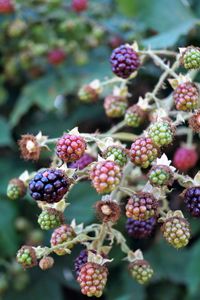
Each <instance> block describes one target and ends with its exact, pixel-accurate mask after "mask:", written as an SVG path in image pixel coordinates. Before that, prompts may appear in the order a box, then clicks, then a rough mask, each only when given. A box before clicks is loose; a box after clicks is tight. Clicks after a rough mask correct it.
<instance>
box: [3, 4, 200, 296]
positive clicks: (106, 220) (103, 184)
mask: <svg viewBox="0 0 200 300" xmlns="http://www.w3.org/2000/svg"><path fill="white" fill-rule="evenodd" d="M75 2H76V1H74V2H73V3H72V5H71V8H72V9H73V10H74V11H75V12H80V11H83V10H85V9H86V8H87V1H85V2H84V1H82V2H81V1H77V2H76V3H75ZM74 15H75V14H74ZM65 25H66V23H65V24H62V26H61V29H62V30H63V27H65ZM67 26H68V27H70V26H72V27H73V26H74V23H73V24H69V23H68V24H67ZM100 31H101V30H99V31H98V30H96V32H95V35H98V34H100ZM61 44H62V43H61ZM59 45H60V44H59ZM59 45H58V46H59ZM58 46H57V47H58ZM52 49H55V46H54V48H53V46H52V47H51V49H50V50H52ZM59 49H63V51H64V52H65V53H67V52H66V51H65V49H64V48H62V47H60V48H59ZM40 50H41V49H40ZM50 50H48V51H50ZM193 50H194V48H193V47H191V48H190V47H189V48H188V49H187V51H185V52H184V54H183V57H182V58H181V59H182V61H183V62H184V65H185V68H186V69H192V68H195V69H196V68H197V65H198V53H197V52H198V51H199V49H197V48H195V53H194V51H193ZM45 54H47V51H45ZM54 54H55V53H54ZM57 54H58V53H57ZM57 54H56V55H55V57H54V59H55V60H52V61H51V64H54V65H55V64H58V63H59V60H60V59H61V57H60V58H59V57H57ZM165 55H166V57H168V56H169V57H170V59H169V61H170V63H166V60H165ZM163 56H164V57H163ZM25 58H27V57H26V55H25ZM149 58H151V59H152V60H153V62H154V63H155V64H156V65H157V66H158V67H160V68H161V69H162V70H163V73H162V75H161V77H160V78H159V80H158V83H157V84H156V85H155V88H154V89H153V90H152V91H151V92H147V93H145V92H144V91H143V98H141V97H139V100H138V101H135V102H134V103H135V104H134V105H132V106H130V107H129V108H128V109H127V107H128V101H127V99H128V96H129V92H131V91H132V89H131V85H132V80H134V78H133V77H134V76H136V75H137V72H135V71H137V70H138V68H139V67H140V65H141V64H142V63H145V61H146V60H147V59H149ZM51 59H52V58H51ZM62 59H64V57H63V58H62ZM25 60H26V59H25ZM178 60H179V56H178V55H177V53H176V52H174V51H168V50H155V51H154V50H140V49H138V47H137V45H136V44H134V46H130V45H127V44H126V45H121V46H119V47H118V48H117V49H114V50H113V53H112V54H111V59H110V62H111V65H112V70H113V72H114V73H115V75H117V77H113V78H110V79H109V78H108V79H106V80H104V81H100V80H98V79H94V80H93V81H92V82H90V83H88V84H84V86H82V87H80V89H79V97H80V100H81V101H83V102H87V103H90V102H93V105H96V104H95V101H96V100H97V98H98V99H99V101H98V104H97V105H102V104H101V100H100V99H101V98H103V97H101V96H102V95H103V96H105V102H104V104H103V105H102V106H104V108H105V109H106V113H107V115H108V116H109V117H114V118H115V117H122V116H124V114H125V117H124V119H123V120H121V121H120V122H116V120H114V121H112V122H113V123H112V124H113V126H112V128H110V129H109V130H108V131H106V132H100V131H99V130H98V128H97V130H94V132H90V133H84V132H83V131H84V128H86V126H83V127H82V128H81V129H82V132H81V133H79V132H78V129H77V128H76V127H75V128H74V129H71V128H70V130H71V131H69V132H68V133H64V134H63V135H62V136H61V137H60V138H49V137H47V136H44V135H43V134H42V133H41V132H40V133H39V134H38V135H37V136H33V135H30V134H27V135H23V136H22V138H21V139H20V141H19V147H20V151H21V154H22V156H23V158H25V159H30V160H39V162H38V163H37V166H40V167H42V163H43V160H41V161H40V156H41V154H42V152H43V151H44V150H45V149H46V150H52V149H54V146H55V145H56V147H55V150H54V151H53V153H51V154H52V156H51V160H50V164H49V167H47V168H46V169H40V170H38V171H36V172H31V173H29V172H28V171H25V172H23V173H22V174H21V175H20V176H19V178H18V179H14V180H12V181H11V182H10V183H9V185H8V197H10V198H11V199H17V198H20V197H22V196H24V194H25V188H24V187H26V186H28V187H29V193H30V195H31V197H32V199H33V200H36V201H33V203H34V204H35V205H38V207H39V208H40V209H41V210H42V212H41V214H40V215H39V217H38V223H39V225H40V227H41V229H42V230H48V229H54V231H53V232H52V234H51V238H50V246H49V247H46V246H43V247H42V246H40V245H39V242H41V239H38V238H37V235H36V236H34V234H32V235H31V237H30V236H29V238H28V239H27V241H28V243H27V244H28V246H22V247H21V248H20V250H19V251H18V253H17V261H18V263H19V264H21V265H22V267H24V268H28V267H33V266H36V265H37V262H39V267H40V268H41V269H42V270H47V269H49V268H52V267H53V265H54V260H53V258H52V257H51V256H50V254H51V253H54V254H57V255H70V254H71V252H72V251H74V249H73V248H74V246H75V245H76V244H80V245H82V246H84V250H83V251H82V252H81V253H80V255H79V256H78V257H77V259H76V261H75V272H76V279H77V281H78V283H79V285H80V289H81V292H82V293H83V294H84V295H87V296H88V297H92V296H95V297H101V295H102V294H103V291H104V288H105V285H106V282H107V278H108V273H109V272H108V270H109V267H110V264H111V263H112V259H113V258H112V257H111V255H112V253H114V251H111V250H112V248H113V245H114V243H117V245H118V248H117V249H121V250H122V252H123V253H124V255H125V257H124V258H125V259H126V260H127V261H128V263H127V265H129V270H130V273H131V275H132V277H133V278H134V279H135V280H136V281H137V282H138V283H140V284H145V283H147V282H148V281H149V280H150V278H151V277H152V275H153V269H152V267H151V266H150V263H149V262H147V261H146V260H145V259H144V257H143V253H142V251H141V250H139V249H137V250H133V249H132V246H131V247H129V245H128V244H127V241H126V237H125V236H124V235H123V233H122V232H120V230H119V228H120V224H121V223H123V222H124V217H125V216H126V217H127V218H128V219H127V220H126V225H125V227H126V231H127V234H128V235H129V236H131V237H133V238H135V239H144V238H147V237H151V234H152V232H153V230H154V228H155V227H156V225H157V224H158V223H161V226H160V227H161V232H162V235H163V238H164V239H165V240H166V241H167V242H168V243H169V244H170V245H171V246H173V247H174V248H176V249H179V248H183V247H186V246H187V245H188V244H189V241H190V237H191V235H192V233H191V231H190V224H189V221H188V220H186V218H185V217H184V216H183V213H182V212H181V211H180V210H178V209H177V210H171V209H170V207H176V206H177V207H178V208H179V206H180V203H178V201H177V202H176V203H175V204H174V203H172V202H173V200H171V199H170V202H169V201H168V199H169V198H170V193H171V191H172V190H170V188H169V186H170V185H172V183H173V181H174V180H175V181H176V183H177V184H176V185H174V186H173V187H174V189H176V188H177V186H178V185H179V187H178V189H180V188H183V190H184V193H181V194H182V195H183V197H184V202H185V205H186V208H187V210H188V212H189V213H190V214H191V216H193V217H199V216H200V173H197V174H196V175H195V177H194V178H192V177H190V176H188V175H184V174H182V172H187V171H188V170H189V169H191V168H193V167H194V166H195V165H196V163H197V160H198V153H197V151H196V150H195V145H193V135H194V133H199V127H200V126H199V123H200V122H199V107H198V105H199V103H198V97H199V91H198V88H197V83H195V82H194V77H195V72H192V73H187V74H185V75H180V74H179V71H177V68H178ZM172 61H173V64H171V62H172ZM133 73H134V74H133ZM170 77H173V79H172V78H170ZM168 79H169V81H170V84H171V86H172V87H173V88H175V91H174V92H173V90H172V89H171V91H170V92H169V94H168V95H167V97H166V98H162V99H160V98H159V94H158V92H159V91H161V90H162V88H163V86H165V83H166V80H168ZM186 79H187V81H186ZM139 80H140V78H139V79H138V82H139ZM141 84H142V82H141ZM177 85H178V86H177ZM128 88H129V89H128ZM169 89H170V88H169ZM165 92H166V93H168V90H167V91H165ZM101 93H102V94H101ZM160 94H162V93H160ZM173 100H175V104H176V108H177V110H179V111H177V110H174V108H173V105H174V103H173ZM55 102H56V101H55ZM194 109H195V111H194V112H190V111H192V110H194ZM88 111H89V110H88ZM188 119H189V122H188V123H189V126H188V123H187V122H184V121H186V120H188ZM145 120H146V121H147V122H144V126H146V128H145V130H142V128H138V129H137V130H135V132H134V133H133V132H132V130H131V128H128V130H127V128H126V126H127V125H128V126H130V127H140V125H141V124H142V122H143V121H145ZM109 122H111V121H109ZM81 124H82V123H81ZM108 124H109V123H108ZM145 124H147V125H145ZM67 129H68V128H67ZM179 136H181V139H183V138H185V137H186V143H185V144H184V146H179V139H178V138H179ZM175 139H176V145H178V146H177V147H178V148H177V149H178V150H177V151H175V153H174V151H173V148H172V147H171V146H172V145H173V143H174V140H175ZM164 146H170V147H169V148H168V149H167V151H169V152H168V153H169V155H170V157H173V161H172V163H173V165H174V166H173V165H171V161H170V160H169V159H168V158H167V155H166V154H165V153H163V154H162V155H161V153H162V152H163V151H165V148H164ZM86 147H87V152H85V151H86ZM127 149H129V150H127ZM88 153H90V154H88ZM160 156H161V158H158V157H160ZM45 164H48V160H46V161H45ZM148 167H151V168H150V170H149V171H148V172H147V171H144V170H143V169H145V168H148ZM80 181H81V183H80V185H81V184H83V181H87V182H88V181H89V182H90V184H91V185H92V186H93V187H94V192H95V190H96V192H97V194H98V195H99V194H106V195H104V196H103V197H102V198H100V199H98V201H97V202H96V203H94V205H93V208H94V211H95V213H96V215H97V219H98V221H97V222H95V223H92V224H86V225H85V224H83V223H81V224H77V221H76V217H77V218H78V217H79V216H76V215H74V216H71V215H70V218H71V219H72V222H71V223H70V224H63V222H64V218H63V216H64V215H65V211H67V210H68V206H69V205H73V203H68V202H71V201H70V197H68V195H70V193H71V189H73V190H75V189H76V185H77V184H78V183H79V182H80ZM22 185H23V186H22ZM77 190H78V188H77ZM81 193H82V192H81V189H80V190H79V194H77V195H80V194H81ZM71 195H73V193H71ZM87 196H88V197H89V191H88V194H87ZM78 197H79V196H77V198H78ZM77 198H76V199H73V200H74V201H72V202H76V200H79V199H77ZM127 199H128V200H127ZM125 201H127V203H126V205H124V203H125ZM27 205H28V204H27ZM81 205H82V206H84V205H85V202H84V201H83V202H82V203H81ZM80 209H81V211H80V214H81V213H82V207H81V208H80ZM72 211H73V209H72ZM67 212H68V211H67ZM83 213H84V211H83ZM66 216H69V215H68V214H66ZM121 216H122V218H121ZM67 218H68V217H67ZM67 220H68V219H67ZM27 222H28V221H26V222H23V220H22V222H20V220H19V222H18V225H17V230H21V231H23V230H24V231H25V228H26V227H28V225H27ZM86 223H87V222H86ZM116 223H118V224H119V226H117V227H115V224H116ZM29 226H30V225H29ZM30 227H31V226H30ZM33 231H34V230H33ZM36 233H38V231H37V232H36ZM39 234H41V230H39ZM39 238H41V235H40V237H39ZM159 238H160V236H159V235H157V236H156V243H157V240H158V239H159ZM30 241H32V242H33V244H34V247H33V246H30ZM38 241H39V242H38ZM154 242H155V241H154V237H153V235H152V239H151V244H153V243H154ZM145 243H149V239H148V240H147V241H146V242H145ZM141 245H142V244H141ZM135 246H136V245H135ZM135 246H133V247H134V248H135ZM149 246H151V245H148V247H149ZM145 248H146V246H145ZM159 255H160V257H162V255H163V260H165V259H166V257H165V256H164V254H163V253H162V251H161V253H159ZM180 255H181V252H180ZM149 257H151V255H149ZM55 264H56V260H55ZM155 273H156V270H155ZM66 276H67V275H66Z"/></svg>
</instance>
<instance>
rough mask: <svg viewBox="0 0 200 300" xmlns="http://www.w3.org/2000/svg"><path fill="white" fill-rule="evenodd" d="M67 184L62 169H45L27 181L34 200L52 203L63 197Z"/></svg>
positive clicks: (67, 181)
mask: <svg viewBox="0 0 200 300" xmlns="http://www.w3.org/2000/svg"><path fill="white" fill-rule="evenodd" d="M69 185H70V183H69V179H68V178H67V177H66V175H65V174H64V172H63V171H62V170H58V169H46V170H44V171H41V172H38V173H37V174H36V175H35V176H34V178H33V179H32V180H31V181H30V183H29V190H30V195H31V197H32V198H33V199H34V200H36V201H46V202H48V203H54V202H58V201H60V200H61V199H62V198H63V196H64V195H65V194H66V193H67V191H68V188H69Z"/></svg>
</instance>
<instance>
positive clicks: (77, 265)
mask: <svg viewBox="0 0 200 300" xmlns="http://www.w3.org/2000/svg"><path fill="white" fill-rule="evenodd" d="M87 259H88V251H87V250H82V251H81V252H80V254H79V256H77V258H76V259H75V261H74V269H75V272H76V277H78V275H79V273H80V270H81V268H82V266H83V265H84V264H86V262H87Z"/></svg>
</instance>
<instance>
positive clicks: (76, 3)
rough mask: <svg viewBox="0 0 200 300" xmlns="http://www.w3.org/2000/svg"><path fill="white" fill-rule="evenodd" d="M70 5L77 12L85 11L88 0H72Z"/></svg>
mask: <svg viewBox="0 0 200 300" xmlns="http://www.w3.org/2000/svg"><path fill="white" fill-rule="evenodd" d="M71 7H72V9H73V10H74V11H75V12H77V13H80V12H82V11H85V10H86V9H87V8H88V0H72V3H71Z"/></svg>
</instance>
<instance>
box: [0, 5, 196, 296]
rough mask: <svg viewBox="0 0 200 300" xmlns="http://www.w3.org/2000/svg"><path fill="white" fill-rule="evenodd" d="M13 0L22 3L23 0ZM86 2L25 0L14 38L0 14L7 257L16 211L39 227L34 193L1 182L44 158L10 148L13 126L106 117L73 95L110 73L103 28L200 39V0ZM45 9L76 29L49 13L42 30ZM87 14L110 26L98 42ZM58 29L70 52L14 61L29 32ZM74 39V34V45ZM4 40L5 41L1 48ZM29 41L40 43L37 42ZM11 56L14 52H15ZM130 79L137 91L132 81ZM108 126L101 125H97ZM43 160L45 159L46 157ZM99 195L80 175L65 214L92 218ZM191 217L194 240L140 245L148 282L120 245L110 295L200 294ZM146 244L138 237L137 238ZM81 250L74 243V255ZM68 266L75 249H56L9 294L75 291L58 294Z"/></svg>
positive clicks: (54, 129)
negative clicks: (11, 195) (138, 277)
mask: <svg viewBox="0 0 200 300" xmlns="http://www.w3.org/2000/svg"><path fill="white" fill-rule="evenodd" d="M18 2H19V3H21V4H24V3H25V2H24V1H18ZM30 2H35V3H36V2H38V3H39V2H42V1H30ZM48 2H49V3H50V2H51V1H48ZM90 2H91V10H90V11H88V12H86V13H85V14H84V15H83V16H81V17H80V16H77V15H76V16H75V15H74V14H72V13H71V12H68V11H64V10H62V9H59V8H58V7H55V6H54V7H53V6H48V7H47V6H46V5H42V9H41V14H40V13H38V12H37V13H36V11H37V9H36V6H35V7H30V4H29V1H27V3H25V6H26V7H25V9H24V10H23V12H22V18H23V19H24V20H25V21H26V22H28V23H29V22H30V23H31V27H32V29H33V30H29V31H28V32H26V34H24V35H23V36H21V37H20V38H8V37H7V26H8V24H9V22H11V20H12V19H13V18H12V17H9V16H8V17H3V18H2V17H1V18H0V26H1V28H2V32H4V33H1V36H0V42H1V46H0V54H1V62H0V65H1V68H2V71H1V75H2V76H1V78H0V106H1V117H0V154H1V156H0V178H1V182H0V212H1V215H0V256H1V257H3V258H6V259H7V258H10V257H14V256H15V252H16V250H17V248H19V246H20V244H21V242H22V239H23V238H24V237H23V236H22V235H21V234H19V233H18V232H17V231H16V228H15V220H16V218H17V217H18V216H22V215H24V216H25V217H26V218H27V219H28V220H29V221H30V222H31V223H32V225H33V226H34V227H35V228H37V229H38V227H37V226H38V225H37V220H36V219H37V218H35V219H34V218H33V216H32V213H31V211H32V210H33V209H35V203H33V201H32V202H29V200H30V199H28V197H27V198H26V199H25V200H24V202H23V201H21V200H20V201H19V202H17V203H14V202H11V201H9V200H8V199H7V198H6V196H5V195H6V187H7V183H8V181H9V179H10V178H11V177H18V176H19V175H20V174H21V173H22V172H23V170H24V169H29V170H30V171H33V170H35V169H38V168H40V167H41V165H42V164H41V163H38V164H33V163H24V161H23V160H22V159H20V158H19V153H18V151H17V150H16V148H17V146H16V141H17V139H18V138H19V136H20V135H21V134H24V133H27V132H29V133H34V134H36V133H38V131H40V130H42V131H43V133H44V134H47V135H51V136H52V137H56V136H59V135H61V134H62V132H63V131H66V130H68V129H71V128H73V127H75V126H77V125H78V124H82V125H83V128H86V129H90V128H91V127H92V128H94V131H95V129H99V128H95V126H96V122H97V121H98V122H101V121H102V120H103V112H102V105H101V104H97V105H91V106H87V105H82V104H80V103H79V101H78V99H77V89H78V87H80V85H81V84H83V83H89V82H90V81H92V80H94V79H96V78H99V79H104V78H105V76H110V75H111V70H110V65H109V62H108V59H109V55H110V52H111V49H110V48H108V39H109V37H112V36H113V35H115V34H116V35H117V36H120V37H122V38H123V39H124V41H125V42H129V43H132V42H133V40H134V39H137V40H138V42H139V44H140V46H141V47H143V46H145V47H147V46H150V47H151V48H165V47H171V48H177V47H180V46H184V45H187V44H189V43H194V44H198V43H199V41H200V36H199V32H198V26H199V20H198V18H199V16H200V3H199V1H194V0H191V1H188V3H191V7H190V6H189V5H186V2H187V1H179V0H159V1H158V0H152V1H149V0H132V1H130V0H116V1H112V0H110V1H109V0H104V1H98V0H94V1H93V0H92V1H90ZM65 3H69V1H65ZM38 7H39V6H38ZM115 8H116V9H115ZM47 15H48V17H49V18H52V20H55V19H58V20H59V23H62V22H65V21H66V20H75V21H76V24H75V25H76V26H75V29H74V30H73V31H72V32H68V33H67V34H66V32H63V24H62V26H61V25H60V24H59V26H57V25H58V24H57V25H56V26H55V24H54V22H53V21H52V22H47V23H48V24H50V25H51V24H54V25H53V26H52V27H51V28H50V30H49V31H48V30H45V31H44V30H42V28H41V26H40V25H41V23H40V22H41V20H42V21H44V22H45V20H44V16H47ZM84 18H85V19H87V18H92V20H94V21H95V23H97V25H100V26H102V27H103V28H104V27H105V29H106V34H105V35H104V37H103V38H102V39H100V41H99V42H98V43H97V45H96V46H95V45H94V46H91V47H90V46H88V45H89V44H90V43H91V37H93V36H92V35H91V32H92V29H93V26H90V24H89V25H88V24H86V25H84V24H83V20H84ZM44 24H46V23H44ZM92 24H93V23H92ZM45 26H46V25H45ZM107 29H108V31H107ZM54 34H56V35H57V36H58V39H59V40H63V39H64V41H65V43H64V47H67V49H68V50H69V56H68V59H67V60H66V62H65V63H64V64H63V65H61V66H58V67H55V68H54V67H50V66H49V65H48V64H47V56H46V54H47V52H46V50H45V52H44V53H43V54H42V55H41V56H40V55H39V58H38V56H36V57H35V56H34V57H32V58H31V63H33V65H32V64H31V66H27V65H25V66H22V65H20V57H19V54H20V53H21V52H20V51H22V50H23V51H24V50H27V49H28V50H30V49H32V44H31V43H30V42H31V41H34V43H35V44H40V45H41V44H47V45H48V47H50V48H53V46H54V43H55V40H54ZM19 42H21V45H19ZM24 42H25V46H24V44H23V43H24ZM72 42H73V43H74V42H75V50H74V48H73V47H74V44H73V43H72ZM56 43H57V40H56ZM69 45H70V47H71V48H70V49H69V48H68V46H69ZM8 48H9V51H7V49H8ZM71 49H72V50H71ZM39 50H41V49H39ZM34 51H36V52H37V51H38V48H37V49H34ZM81 51H82V53H81ZM25 52H26V51H25ZM80 54H84V55H85V58H86V59H85V60H84V59H83V58H84V55H83V56H81V55H80ZM3 55H4V56H3ZM9 56H10V57H9ZM13 57H14V60H13V59H11V58H13ZM32 66H33V67H35V66H37V67H38V66H40V67H42V70H43V72H42V73H41V74H39V75H38V76H36V78H35V77H34V76H31V74H30V70H32ZM6 67H7V68H6ZM8 67H9V68H8ZM16 69H17V72H16ZM5 70H6V71H5ZM12 72H14V75H13V73H12ZM141 72H142V76H144V77H145V76H149V78H150V77H151V78H150V81H151V84H152V85H153V84H154V79H155V78H157V75H158V74H157V73H156V71H155V69H151V67H150V66H149V67H148V66H147V67H146V69H142V71H141ZM150 75H151V76H150ZM134 89H135V90H134V92H135V95H136V96H135V97H136V98H137V95H138V86H137V84H135V86H134ZM145 89H149V86H146V85H145V82H144V90H145ZM58 95H62V96H63V101H61V102H62V103H56V101H55V99H56V97H57V96H58ZM105 126H106V125H103V126H101V128H100V129H101V130H103V129H104V127H105ZM43 162H44V163H45V164H47V160H46V158H45V157H44V158H43ZM96 200H98V195H97V194H96V192H95V190H94V189H93V188H92V187H91V186H90V184H89V183H85V182H81V183H79V184H78V186H76V188H75V189H72V191H71V193H70V195H69V199H68V201H69V202H70V206H69V208H68V209H67V210H66V219H67V222H70V221H71V220H72V219H73V218H74V216H75V217H76V220H77V222H78V223H81V222H83V223H85V224H87V223H89V222H91V221H92V220H93V219H94V210H93V204H94V203H95V201H96ZM30 201H31V200H30ZM33 207H34V208H33ZM124 223H125V220H122V221H121V222H120V224H119V227H120V230H123V228H124ZM192 223H193V224H192V232H193V234H195V239H194V243H193V244H192V245H191V246H190V247H188V248H187V249H185V250H179V251H177V250H174V249H173V248H171V247H169V246H168V245H167V244H166V243H165V242H164V241H160V242H157V239H155V240H153V242H152V247H151V249H150V250H147V251H146V252H145V255H146V257H147V259H149V260H150V261H151V263H152V266H153V268H154V270H155V276H154V278H153V282H152V283H151V284H150V286H149V287H147V288H146V287H141V286H139V285H138V284H137V283H135V282H134V281H133V280H132V279H131V278H130V276H129V274H128V272H127V268H126V265H125V263H124V262H122V263H121V258H122V257H121V256H120V254H119V247H118V246H116V247H115V249H114V255H113V256H115V257H116V261H114V262H113V268H112V269H111V270H110V280H109V282H108V287H107V290H106V296H105V297H106V300H113V299H115V300H132V299H137V300H176V299H182V300H199V285H200V263H199V262H200V242H199V232H200V230H199V229H200V227H199V222H198V221H196V220H193V222H192ZM49 235H50V233H47V234H46V238H45V239H46V240H47V241H48V240H49ZM130 243H131V240H130ZM133 245H135V244H133ZM142 247H143V244H141V248H142ZM144 248H145V247H144ZM79 250H80V249H77V248H75V252H74V254H73V258H75V256H76V255H77V254H78V251H79ZM117 254H118V256H117ZM69 266H70V268H69ZM71 269H73V265H72V258H71V257H70V258H69V257H66V258H59V259H58V260H57V261H56V266H55V268H54V269H52V270H50V271H47V272H46V273H43V272H42V271H40V270H36V271H33V272H32V273H31V280H32V281H31V284H29V286H28V287H27V288H26V289H25V290H24V291H22V292H16V291H15V290H12V289H9V291H8V293H7V294H6V296H5V300H13V299H15V300H25V299H30V300H33V299H34V300H35V299H38V300H40V299H42V300H54V299H56V300H64V299H72V296H71V295H70V296H68V295H67V294H66V295H65V296H64V294H63V292H62V287H63V286H65V287H66V286H67V287H69V288H70V289H71V290H76V289H77V284H76V282H75V280H74V278H73V276H72V273H70V272H69V270H71ZM29 274H30V273H29ZM63 274H65V276H64V275H63ZM66 274H67V275H66ZM183 290H184V292H183Z"/></svg>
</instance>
